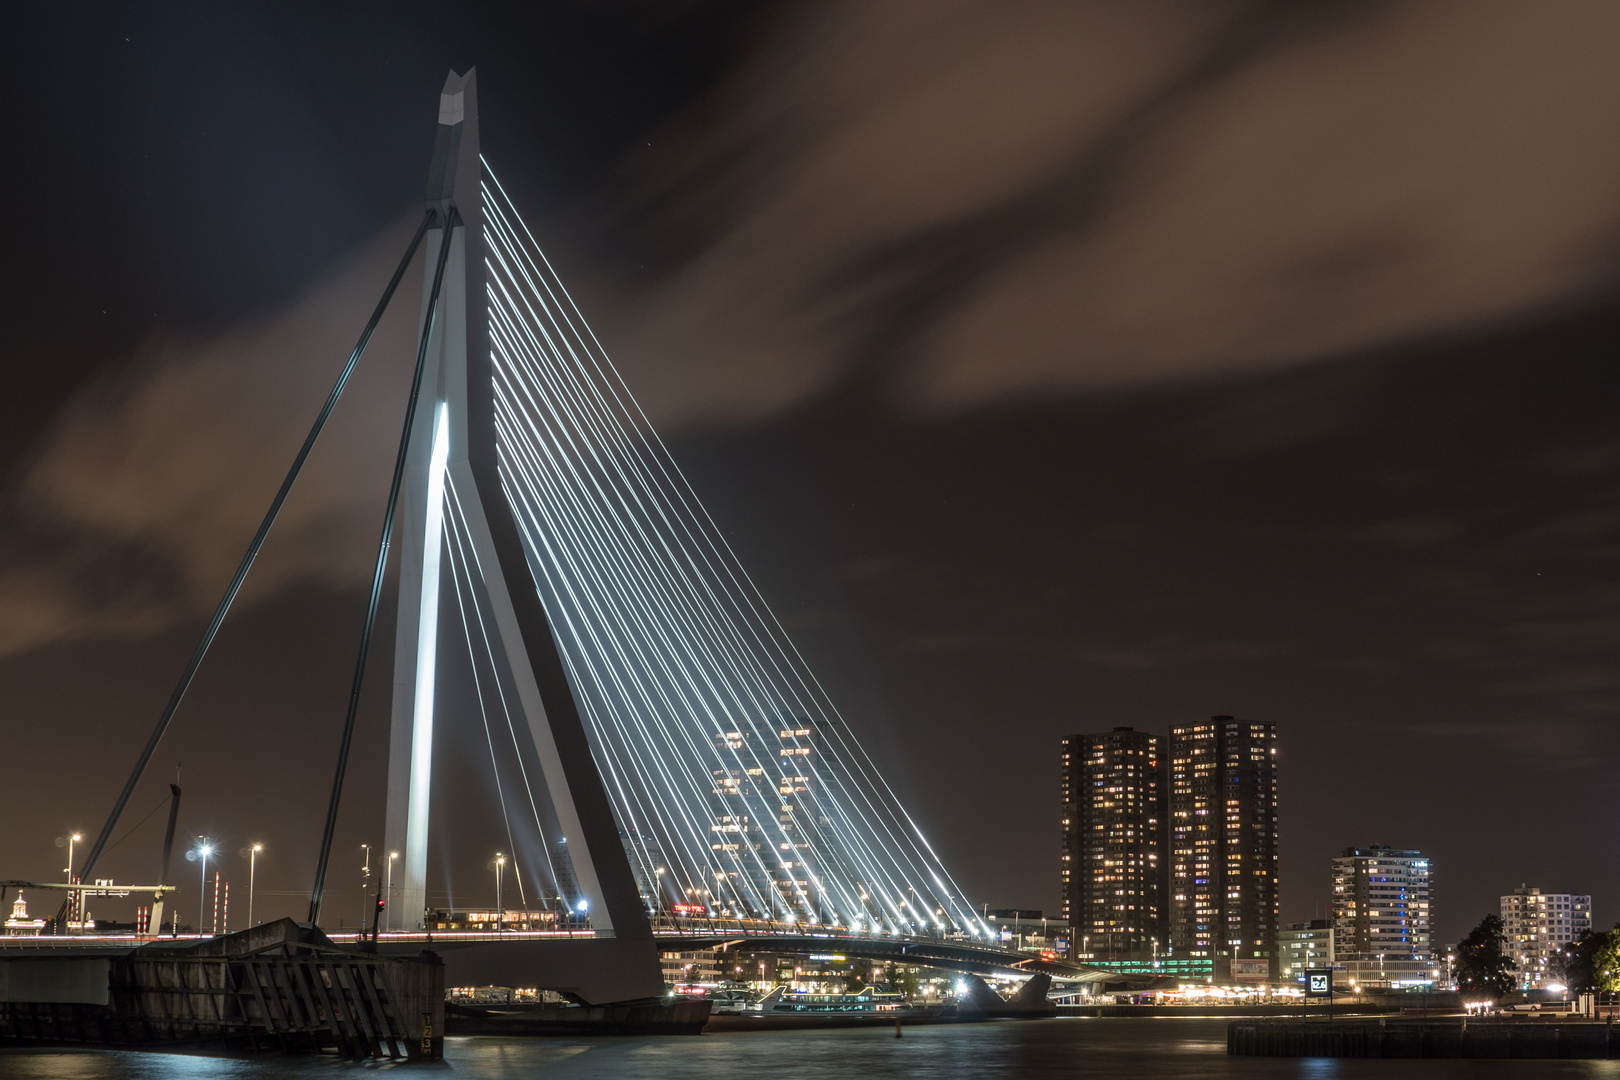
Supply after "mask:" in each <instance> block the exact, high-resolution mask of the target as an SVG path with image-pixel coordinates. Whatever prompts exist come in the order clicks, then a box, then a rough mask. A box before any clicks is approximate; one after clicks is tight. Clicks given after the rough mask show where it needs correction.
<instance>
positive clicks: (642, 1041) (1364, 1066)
mask: <svg viewBox="0 0 1620 1080" xmlns="http://www.w3.org/2000/svg"><path fill="white" fill-rule="evenodd" d="M398 1070H405V1072H407V1073H414V1074H416V1075H424V1074H429V1075H449V1074H455V1075H459V1076H463V1077H469V1078H476V1080H484V1078H492V1080H494V1078H500V1080H505V1078H512V1080H518V1078H522V1080H540V1078H544V1080H552V1078H554V1077H562V1078H569V1080H635V1078H638V1077H649V1078H657V1080H776V1078H792V1080H799V1078H806V1080H819V1078H822V1077H826V1078H829V1080H831V1078H834V1077H836V1078H837V1080H881V1078H888V1077H905V1078H908V1080H909V1078H928V1080H935V1078H939V1080H948V1078H952V1077H971V1078H974V1080H980V1078H1002V1077H1006V1078H1013V1077H1017V1078H1020V1080H1022V1078H1025V1077H1028V1078H1031V1080H1044V1078H1047V1077H1063V1078H1070V1080H1073V1078H1083V1080H1090V1078H1097V1080H1103V1078H1108V1080H1159V1078H1165V1080H1204V1078H1223V1080H1224V1078H1233V1080H1237V1078H1242V1080H1250V1078H1254V1080H1269V1078H1273V1077H1275V1078H1292V1077H1301V1078H1306V1080H1325V1078H1335V1080H1337V1078H1341V1077H1342V1078H1345V1080H1359V1078H1362V1077H1365V1078H1368V1080H1373V1078H1377V1080H1405V1078H1407V1077H1420V1076H1421V1077H1441V1078H1446V1080H1461V1078H1463V1077H1467V1078H1468V1080H1473V1078H1475V1077H1487V1078H1496V1077H1501V1078H1503V1080H1508V1078H1511V1080H1532V1078H1533V1080H1541V1078H1550V1077H1567V1078H1570V1080H1577V1078H1579V1080H1585V1078H1588V1077H1591V1078H1613V1080H1620V1061H1466V1062H1464V1061H1366V1060H1335V1059H1325V1058H1318V1059H1287V1058H1234V1057H1227V1055H1226V1021H1225V1020H1207V1019H1186V1018H1172V1017H1165V1018H1140V1019H1138V1018H1132V1019H1091V1018H1061V1019H1056V1020H1019V1021H1004V1022H999V1023H986V1024H950V1025H940V1026H936V1027H914V1028H907V1029H906V1031H905V1035H904V1037H903V1038H899V1039H896V1038H895V1037H894V1030H893V1029H892V1028H888V1029H883V1028H879V1029H876V1030H870V1029H844V1030H834V1031H771V1032H740V1033H736V1034H728V1035H703V1036H698V1037H696V1038H693V1037H690V1036H688V1037H685V1038H620V1039H493V1038H489V1039H486V1038H451V1039H447V1040H445V1065H443V1066H428V1067H425V1068H424V1067H420V1066H408V1065H401V1066H387V1065H384V1066H378V1065H352V1064H348V1063H345V1062H340V1061H337V1060H335V1059H332V1058H307V1057H273V1056H261V1057H252V1058H240V1057H230V1058H227V1057H218V1056H213V1055H201V1054H191V1055H176V1054H144V1053H129V1052H126V1051H95V1050H88V1051H57V1050H51V1051H44V1050H6V1051H0V1077H3V1078H4V1080H12V1078H13V1077H16V1078H20V1080H171V1078H177V1080H187V1078H191V1077H196V1078H198V1080H202V1078H204V1077H207V1078H214V1077H222V1078H230V1080H253V1078H258V1077H264V1078H267V1080H285V1078H293V1077H300V1078H302V1077H323V1078H326V1080H334V1078H336V1077H339V1076H351V1075H352V1076H369V1075H373V1074H375V1073H377V1072H379V1071H386V1072H390V1073H392V1072H396V1071H398Z"/></svg>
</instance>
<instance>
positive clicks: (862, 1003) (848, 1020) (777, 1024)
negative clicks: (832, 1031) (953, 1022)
mask: <svg viewBox="0 0 1620 1080" xmlns="http://www.w3.org/2000/svg"><path fill="white" fill-rule="evenodd" d="M733 1010H735V1011H733ZM955 1011H956V1010H955V1007H954V1006H952V1007H949V1008H945V1007H941V1006H938V1005H923V1006H917V1005H908V1004H907V1003H906V1000H905V999H904V998H903V997H901V996H900V995H899V994H896V993H892V992H890V991H883V990H874V989H872V988H871V987H868V988H866V989H865V990H862V991H861V992H860V993H858V994H804V993H795V992H794V991H793V990H791V989H790V988H788V987H786V986H778V987H777V988H776V989H774V990H772V991H771V992H770V993H768V994H766V995H765V996H764V997H762V998H760V999H759V1000H758V1001H751V1002H749V1003H747V1004H745V1005H742V1006H741V1007H740V1008H738V1007H737V1006H735V1005H732V1004H730V1003H728V1004H727V1005H725V1006H719V1005H718V1003H717V1005H716V1008H715V1010H714V1013H713V1015H711V1016H710V1017H709V1023H708V1026H707V1027H706V1028H704V1030H705V1031H709V1032H715V1031H759V1030H764V1029H772V1028H830V1027H865V1026H867V1025H869V1024H896V1023H904V1024H914V1023H924V1024H930V1023H933V1024H937V1023H940V1022H942V1021H946V1020H949V1019H951V1018H952V1017H953V1015H954V1013H955Z"/></svg>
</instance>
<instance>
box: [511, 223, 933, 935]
mask: <svg viewBox="0 0 1620 1080" xmlns="http://www.w3.org/2000/svg"><path fill="white" fill-rule="evenodd" d="M497 256H498V257H499V251H498V245H497ZM502 261H503V263H504V258H503V260H502ZM530 284H531V287H532V284H533V283H532V280H531V281H530ZM531 314H532V312H531ZM547 336H548V337H549V335H547ZM570 351H571V352H572V347H570ZM544 354H549V355H553V356H556V355H557V350H556V348H555V345H553V346H552V347H551V348H550V349H548V350H544V352H543V355H544ZM576 356H577V354H576ZM593 393H595V394H597V396H598V400H600V391H593ZM600 415H601V414H598V416H599V417H600ZM615 426H616V425H615ZM620 437H621V440H622V438H623V436H622V433H620ZM631 456H632V457H635V458H639V455H635V454H634V453H633V452H632V454H631ZM621 457H622V455H614V456H613V458H612V460H613V462H614V464H615V467H616V468H618V469H619V471H620V473H621V475H623V473H622V465H620V464H619V462H620V460H621ZM636 471H637V472H638V473H641V475H643V476H645V475H646V474H645V473H642V472H641V470H640V469H639V467H638V468H637V470H636ZM655 499H656V501H657V502H659V503H662V498H661V497H655ZM660 512H662V511H660ZM666 550H667V544H666ZM686 561H687V562H688V563H691V562H692V560H691V558H690V556H688V557H687V559H686ZM693 565H695V564H693ZM733 632H735V631H733ZM815 711H818V712H819V711H822V710H820V709H819V708H818V709H816V710H815ZM756 730H757V729H756ZM834 734H835V735H838V734H839V733H838V732H836V731H834ZM834 763H835V764H836V763H837V758H836V755H835V756H834ZM852 778H853V777H852ZM839 784H840V785H841V786H843V787H845V788H846V790H847V789H848V788H849V786H850V785H849V784H848V783H847V782H845V781H839ZM856 786H857V787H859V785H856ZM866 799H867V800H868V801H869V800H870V796H866ZM829 809H832V810H833V811H834V812H835V814H837V815H838V816H840V817H845V819H846V830H845V831H846V832H847V824H848V822H847V816H846V815H844V814H843V813H842V808H841V807H840V806H839V805H838V804H836V803H834V804H832V806H830V807H829ZM885 816H887V815H885ZM853 839H854V842H856V844H857V846H858V847H859V848H862V849H865V848H866V846H867V845H866V843H865V841H861V840H859V832H858V830H857V831H855V833H854V836H853ZM846 842H848V841H846ZM801 846H802V845H801ZM914 869H917V870H922V871H923V872H924V873H925V874H926V873H927V871H926V869H925V868H920V867H915V866H914ZM924 880H925V881H926V877H925V878H924ZM924 891H928V890H927V889H926V886H925V890H924ZM944 893H945V890H943V889H942V890H941V894H942V895H941V896H940V897H938V898H936V899H937V900H938V901H940V902H943V901H944V900H945V895H944ZM952 906H953V907H954V905H952Z"/></svg>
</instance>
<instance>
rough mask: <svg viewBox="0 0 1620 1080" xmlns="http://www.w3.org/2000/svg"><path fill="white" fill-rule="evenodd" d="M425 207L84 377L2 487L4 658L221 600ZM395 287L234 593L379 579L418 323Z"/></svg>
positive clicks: (147, 624) (412, 301) (159, 621)
mask: <svg viewBox="0 0 1620 1080" xmlns="http://www.w3.org/2000/svg"><path fill="white" fill-rule="evenodd" d="M414 224H415V222H414V220H413V221H411V222H409V223H408V224H406V223H402V227H398V228H395V229H392V230H390V231H389V232H387V233H386V234H385V235H383V236H382V237H379V238H378V240H377V241H376V242H374V243H372V244H371V245H369V246H367V247H366V248H365V249H364V250H362V251H360V252H358V253H356V254H355V255H354V256H353V257H352V258H350V259H349V260H347V261H346V262H345V263H344V264H343V265H342V266H340V267H338V268H337V269H335V270H334V271H333V272H332V273H330V274H328V275H327V276H326V277H324V278H323V279H322V280H320V281H318V282H316V283H315V284H313V285H312V286H311V287H310V288H309V290H308V291H307V292H306V293H305V294H304V295H303V296H302V297H300V298H298V299H297V300H295V301H294V302H293V303H291V304H290V305H289V306H288V307H287V308H286V309H285V310H284V311H282V312H280V313H278V314H276V315H275V316H273V317H270V318H267V319H263V320H259V321H256V322H253V323H250V324H247V325H243V326H241V327H239V328H237V329H236V330H234V331H232V332H230V333H228V334H225V335H223V336H221V337H218V338H213V339H208V340H176V339H158V340H153V341H151V342H149V343H148V344H147V345H146V346H145V347H144V348H143V349H142V350H141V351H140V353H139V354H138V355H137V356H135V357H134V358H132V359H131V360H130V362H128V363H127V364H125V365H122V366H120V367H118V368H117V369H115V370H112V371H110V372H108V373H106V374H105V375H104V376H102V377H101V378H99V379H97V380H95V381H93V382H92V383H91V384H89V385H88V386H86V387H84V388H83V389H82V390H81V391H80V392H79V393H78V394H77V395H75V397H74V398H73V400H72V401H71V402H70V403H69V405H68V407H67V408H66V409H65V410H64V411H63V413H62V414H61V415H60V416H59V417H58V418H57V419H56V421H55V423H54V424H53V426H52V428H51V430H50V431H49V433H48V434H47V435H46V436H45V437H44V438H43V439H42V440H41V442H40V444H39V445H38V446H36V447H34V448H33V451H32V453H31V454H30V456H29V458H28V459H27V460H26V461H25V462H24V464H23V465H22V467H21V469H20V471H19V473H18V475H17V476H16V477H14V478H13V487H12V490H11V491H10V492H9V494H8V497H7V499H6V501H5V508H4V513H5V528H4V529H3V530H0V535H3V536H4V538H5V548H4V550H3V551H0V611H4V612H5V615H6V618H5V619H4V620H3V621H0V654H5V653H12V652H17V651H19V650H23V649H27V648H32V647H37V646H41V645H45V644H48V643H50V642H52V641H56V640H61V639H66V638H73V637H79V636H83V635H86V634H92V633H93V634H120V633H132V634H141V633H148V632H151V631H154V630H157V629H161V628H162V627H164V626H166V625H168V624H170V623H172V622H173V621H175V620H177V619H184V618H199V617H203V616H205V615H206V614H207V613H209V612H211V611H212V610H213V608H214V605H215V604H217V603H218V601H219V597H220V595H221V594H222V593H223V591H224V588H225V585H226V583H227V582H228V581H229V580H230V577H231V574H232V573H233V572H234V570H235V569H236V566H237V563H238V561H239V560H240V559H241V557H242V553H243V551H244V550H246V547H247V543H248V540H249V539H250V538H251V537H252V535H253V532H254V530H255V528H257V526H258V524H259V521H260V519H261V518H262V517H263V515H264V512H265V509H266V508H267V507H268V506H269V504H270V500H271V497H272V496H273V495H274V493H275V491H276V489H277V487H278V486H279V485H280V483H281V480H282V477H283V476H284V475H285V474H286V470H287V467H288V466H289V465H290V464H291V462H292V459H293V456H294V454H295V453H296V452H297V449H298V446H299V445H300V443H301V442H302V441H303V438H304V436H305V434H306V433H307V431H308V429H309V424H310V423H311V422H312V421H313V420H314V418H315V415H316V413H317V411H318V410H319V408H320V406H321V403H322V401H323V400H324V398H325V395H326V393H327V392H328V390H329V389H330V387H331V383H332V380H333V379H334V378H335V377H336V375H337V373H338V371H339V370H340V369H341V367H342V364H343V362H344V360H345V359H346V358H347V356H348V354H349V351H350V350H351V349H352V348H353V346H354V341H355V339H356V337H358V335H359V332H360V329H361V327H363V326H364V325H365V322H366V320H367V318H368V317H369V316H370V313H371V309H372V307H373V305H375V303H376V300H377V296H378V295H379V293H380V292H381V289H382V287H383V285H384V284H385V283H386V282H387V280H388V275H389V273H390V272H391V270H392V269H393V264H394V263H395V262H396V261H397V259H398V258H399V253H400V252H401V251H402V250H403V249H404V246H405V242H406V240H407V239H408V237H409V232H408V231H405V230H406V229H408V228H409V227H411V226H414ZM416 299H417V298H416V295H415V290H413V289H410V288H407V287H402V288H401V290H400V293H399V294H398V296H397V297H396V300H395V302H394V305H393V307H392V309H391V310H390V313H389V316H388V318H386V319H385V320H384V322H383V325H382V326H381V327H380V328H379V330H378V333H377V334H376V335H375V336H374V337H373V339H372V342H371V344H370V346H369V348H368V350H367V353H366V355H365V357H364V358H363V359H362V361H361V365H360V367H359V369H358V370H357V373H356V376H355V378H354V380H353V381H352V382H351V384H350V387H349V389H348V391H347V393H346V395H345V397H344V399H343V401H342V403H341V404H340V405H339V407H338V410H337V412H336V413H335V414H334V417H333V419H332V421H331V422H330V424H329V425H328V427H327V429H326V432H325V434H324V435H323V437H322V440H321V442H320V443H319V444H318V445H317V447H316V450H315V452H314V454H312V455H311V458H310V461H309V464H308V465H307V466H306V468H305V471H304V474H303V476H302V478H301V479H300V481H299V483H298V486H297V487H296V488H295V489H294V491H293V494H292V496H291V497H290V498H289V499H288V501H287V504H286V506H285V508H284V509H283V511H282V514H281V518H280V520H279V521H278V523H277V525H276V528H275V531H274V532H273V533H272V534H271V537H270V540H269V542H268V544H267V545H266V548H265V551H264V554H263V555H262V556H261V558H260V560H259V562H258V564H256V565H255V568H254V574H253V576H252V577H250V578H249V583H248V586H247V588H246V589H245V590H244V593H243V600H244V601H247V602H251V600H252V599H253V597H254V596H259V595H265V594H267V593H270V592H274V591H275V590H277V589H280V588H283V587H285V586H287V585H288V584H290V583H293V582H297V581H317V582H322V583H326V584H331V585H338V586H346V585H349V584H352V583H353V582H356V581H360V580H362V579H363V578H364V576H365V575H366V574H367V573H368V569H369V566H370V560H371V559H372V558H373V557H374V555H373V554H372V553H374V552H375V543H376V529H377V527H378V525H379V524H380V523H381V515H382V503H383V497H384V495H385V493H386V491H387V478H388V470H389V469H390V468H391V466H392V463H393V449H394V445H395V443H396V442H397V439H398V435H397V432H398V425H399V423H400V420H401V418H402V415H403V407H404V400H405V393H406V389H407V387H408V384H409V379H410V365H411V361H412V359H413V356H414V348H413V341H412V338H413V336H414V322H415V319H416V306H417V305H416Z"/></svg>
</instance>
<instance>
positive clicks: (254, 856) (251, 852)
mask: <svg viewBox="0 0 1620 1080" xmlns="http://www.w3.org/2000/svg"><path fill="white" fill-rule="evenodd" d="M263 850H264V845H263V844H254V845H253V846H252V847H251V848H249V849H248V925H249V926H252V925H253V878H254V875H255V873H256V872H257V871H258V868H259V852H261V851H263Z"/></svg>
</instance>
